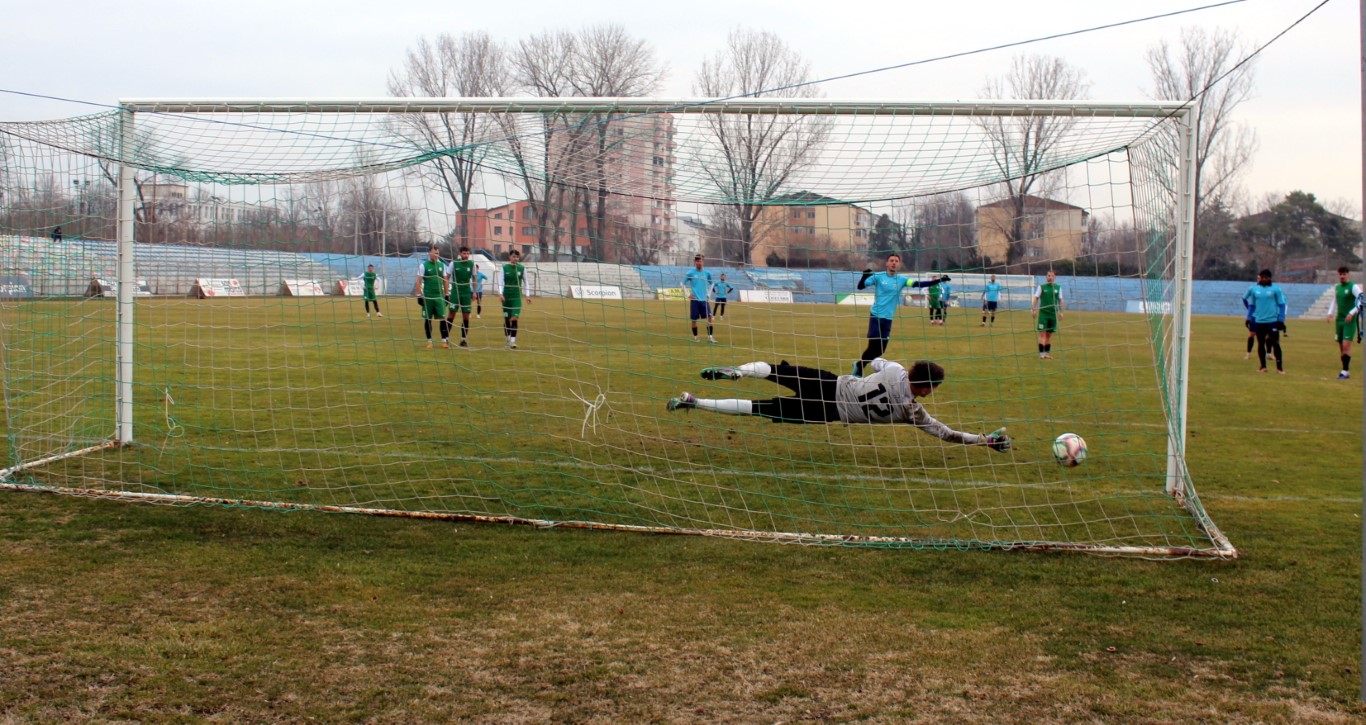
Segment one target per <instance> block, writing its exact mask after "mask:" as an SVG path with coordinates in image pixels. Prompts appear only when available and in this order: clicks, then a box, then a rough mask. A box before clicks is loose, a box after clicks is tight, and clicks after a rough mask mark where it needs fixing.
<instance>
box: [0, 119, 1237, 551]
mask: <svg viewBox="0 0 1366 725" xmlns="http://www.w3.org/2000/svg"><path fill="white" fill-rule="evenodd" d="M551 100H553V99H539V100H535V101H524V102H517V101H509V102H507V103H503V104H501V105H494V104H493V103H492V102H491V101H489V102H482V103H469V104H465V105H463V106H462V105H459V104H451V105H447V106H438V105H423V104H421V103H418V102H413V101H410V100H399V99H395V100H394V101H393V102H392V104H391V105H389V106H382V105H376V104H374V103H371V104H366V105H363V106H362V105H354V106H351V105H347V104H345V103H335V104H314V105H311V106H308V105H305V104H296V107H280V106H279V105H272V104H260V106H259V107H253V106H252V105H251V104H245V103H236V104H212V103H205V104H202V106H193V104H188V105H185V106H184V107H174V106H172V107H169V108H168V109H161V110H157V109H154V108H152V107H151V106H150V104H149V105H147V106H146V107H143V106H137V105H133V108H134V109H135V110H134V111H112V112H109V113H102V114H97V115H91V116H84V117H78V118H70V119H62V120H56V121H47V122H0V336H2V337H0V343H3V344H0V354H2V355H3V385H4V394H5V402H6V407H5V410H6V417H5V419H4V421H3V424H4V430H5V433H6V435H7V442H8V449H7V454H8V462H7V463H5V464H4V465H6V466H8V468H6V469H4V471H3V472H0V475H2V478H0V485H4V486H6V487H8V488H12V489H25V490H29V489H42V490H54V491H63V492H70V493H81V494H89V495H101V496H123V497H134V498H138V497H141V498H147V499H150V500H156V501H167V502H172V503H176V502H180V503H202V502H208V503H221V504H243V505H253V506H269V507H284V508H296V507H297V508H323V509H336V510H363V511H372V512H379V513H392V514H398V515H414V516H440V517H452V518H469V519H475V520H483V519H487V520H498V521H510V522H523V523H533V524H537V525H546V526H550V525H559V526H587V527H598V528H621V529H629V530H643V531H657V532H677V533H695V534H696V533H700V534H708V535H719V536H731V537H737V538H753V539H766V540H778V541H794V542H806V543H819V544H830V545H848V546H881V547H908V548H914V547H933V548H1044V549H1048V548H1056V549H1080V550H1086V551H1093V552H1098V553H1109V554H1132V555H1151V556H1161V555H1174V556H1194V555H1213V556H1230V555H1232V554H1233V550H1232V548H1231V547H1230V546H1229V545H1228V543H1227V541H1226V540H1224V539H1223V537H1222V535H1221V534H1220V533H1219V532H1218V530H1217V528H1215V526H1214V524H1213V522H1211V521H1210V520H1209V518H1208V516H1207V514H1206V513H1205V510H1204V509H1203V508H1202V507H1201V505H1200V502H1199V499H1198V497H1197V496H1196V494H1195V490H1194V488H1193V486H1192V485H1191V482H1190V480H1189V478H1188V476H1187V475H1186V473H1185V466H1184V461H1182V460H1180V455H1181V454H1180V451H1182V450H1183V448H1184V441H1183V440H1180V438H1181V436H1180V431H1182V430H1183V426H1182V425H1181V417H1182V416H1183V415H1184V411H1183V410H1182V405H1183V403H1182V400H1181V395H1180V391H1181V387H1182V386H1183V385H1184V384H1185V381H1184V379H1183V376H1182V374H1181V372H1180V371H1181V370H1182V369H1183V366H1182V364H1181V357H1182V356H1183V355H1184V354H1185V350H1184V349H1183V348H1182V346H1183V345H1184V344H1185V342H1184V341H1183V336H1182V334H1181V331H1180V325H1181V319H1182V318H1181V315H1180V314H1173V313H1174V312H1179V310H1180V309H1181V300H1180V299H1179V298H1178V295H1179V289H1178V288H1179V285H1178V284H1177V283H1176V280H1177V278H1178V276H1179V272H1180V270H1179V269H1178V267H1177V265H1178V264H1179V263H1180V255H1179V254H1178V253H1177V252H1176V249H1177V237H1178V225H1179V221H1180V219H1179V213H1178V210H1177V206H1176V200H1177V199H1178V198H1179V188H1178V187H1179V184H1178V182H1179V180H1180V178H1181V177H1180V173H1179V164H1178V144H1177V142H1176V140H1177V138H1178V129H1177V120H1179V117H1177V118H1169V117H1166V116H1163V115H1162V114H1160V113H1128V112H1125V111H1123V110H1122V109H1119V108H1118V107H1115V106H1096V107H1087V106H1082V105H1066V104H1052V105H1047V104H1040V105H1039V106H1038V107H1031V106H1029V105H1027V104H1017V105H1014V106H1011V105H1008V104H999V105H995V106H992V105H977V106H972V105H963V106H933V105H928V104H926V105H915V106H912V105H905V106H892V105H877V104H864V105H860V104H839V103H835V102H829V103H824V104H823V105H822V104H815V103H810V102H808V103H807V104H806V105H789V106H781V105H776V104H774V105H768V106H761V105H758V104H753V105H750V106H745V105H744V104H735V103H731V104H705V103H696V104H693V103H686V104H685V103H679V104H669V103H664V102H652V103H647V102H644V101H641V102H634V103H633V102H626V101H617V102H613V101H608V100H602V101H600V102H588V101H585V100H582V99H580V100H579V101H576V102H565V103H564V104H562V105H558V106H557V105H554V104H552V103H551ZM130 105H132V104H130ZM124 167H129V168H131V169H132V170H133V173H132V175H131V178H132V179H133V181H134V183H133V185H132V188H130V189H127V190H125V198H126V199H128V200H130V201H131V203H130V204H126V205H125V208H126V213H127V214H128V215H129V216H131V217H132V222H133V223H132V229H133V234H134V239H135V243H134V244H132V245H131V253H132V254H133V255H134V267H133V268H134V274H133V278H131V279H124V280H119V279H118V277H119V275H118V250H119V246H118V243H117V239H118V234H119V223H118V222H119V219H118V209H119V204H118V201H119V194H120V189H119V179H120V169H121V168H124ZM462 246H467V247H469V248H471V250H472V255H471V262H472V265H471V270H472V275H471V276H472V277H473V282H472V283H471V287H473V286H474V285H478V288H479V291H481V292H482V299H480V296H479V295H478V294H471V295H470V296H471V299H470V304H469V309H470V313H471V314H470V315H469V322H468V325H466V324H465V323H464V316H463V314H462V310H461V308H462V303H463V300H462V299H456V300H454V302H453V303H451V304H449V305H448V306H449V307H450V308H452V309H451V314H452V315H453V318H454V319H453V322H451V323H450V326H449V330H448V331H447V329H446V327H445V326H443V325H442V324H441V321H440V320H430V321H427V320H424V313H426V312H427V309H426V308H424V306H423V304H422V303H421V302H419V301H417V298H416V296H415V293H416V292H418V291H419V288H420V286H421V281H422V280H421V277H422V274H423V262H424V261H425V260H427V259H428V257H429V250H430V249H436V250H437V253H438V254H439V258H440V260H441V262H442V263H449V262H450V261H451V260H452V259H453V258H455V257H457V256H459V253H458V250H459V248H460V247H462ZM514 250H515V251H517V252H518V253H520V254H521V257H522V260H521V262H522V264H523V265H524V271H523V273H522V276H523V277H524V283H523V298H524V300H523V304H522V306H521V308H520V316H519V318H518V320H517V326H516V329H515V330H510V329H509V325H508V322H507V321H506V320H505V318H504V303H502V302H501V301H500V293H501V292H503V291H504V285H505V284H506V282H507V279H506V277H507V275H508V271H507V266H506V265H507V264H508V261H507V257H508V253H509V252H510V251H514ZM892 253H896V254H898V255H900V258H901V260H902V270H901V273H902V274H903V275H904V276H906V277H907V278H909V279H912V280H932V279H935V278H937V277H940V276H948V277H949V278H951V279H950V280H949V281H948V283H947V287H948V289H947V290H942V291H947V297H946V298H944V299H943V302H944V303H945V304H946V306H945V312H944V314H943V315H942V324H939V321H937V320H932V319H931V318H932V315H931V314H930V311H929V310H928V308H927V305H928V304H929V303H930V298H929V296H928V294H927V293H928V292H929V290H926V289H912V288H907V289H906V290H905V292H904V293H903V295H902V296H901V299H900V300H899V302H900V304H899V305H898V306H897V307H896V311H895V321H894V323H893V327H892V332H891V337H890V339H889V340H888V342H887V349H886V352H885V353H884V357H885V358H887V359H889V360H894V361H896V362H899V363H901V364H903V365H905V366H906V367H907V368H909V367H911V365H912V364H913V363H914V362H915V361H917V360H931V361H934V362H936V363H938V364H940V365H942V366H943V368H944V369H945V370H946V371H947V379H946V381H945V382H944V384H943V385H941V386H940V387H939V388H938V389H937V390H936V391H935V392H934V393H933V395H931V396H928V397H925V398H923V399H921V400H920V402H921V403H922V404H923V405H924V406H925V408H926V410H927V412H928V413H929V414H930V415H932V416H933V417H934V418H936V419H937V420H939V421H941V422H943V423H944V424H945V425H947V426H949V427H951V428H953V429H956V430H961V431H966V432H970V433H976V434H984V433H988V432H990V431H992V430H994V429H997V428H1000V427H1006V428H1007V430H1008V432H1009V435H1010V437H1011V438H1012V440H1013V443H1014V446H1013V448H1012V449H1011V450H1009V451H1004V452H997V451H993V450H989V449H988V448H986V447H981V446H964V445H959V444H956V443H949V442H945V441H943V440H940V439H939V438H937V437H935V436H934V435H931V434H930V433H928V432H926V431H924V430H920V429H918V428H917V427H915V426H912V425H866V424H846V423H842V422H833V423H828V424H806V425H801V424H779V423H774V422H771V421H769V420H767V419H765V418H761V417H743V416H731V415H720V414H716V413H715V412H711V411H706V410H688V409H682V410H668V409H666V405H667V402H668V401H669V400H670V399H671V398H674V397H679V396H680V395H681V394H682V393H683V392H684V391H688V392H690V393H691V394H693V395H694V396H696V397H699V398H708V399H750V400H764V399H769V398H774V397H778V396H783V395H791V394H792V391H789V390H786V389H784V388H782V387H781V386H779V385H776V384H774V383H773V382H770V381H767V380H755V379H741V380H738V381H732V380H726V379H721V380H705V379H702V378H701V377H699V373H700V371H701V370H702V369H704V368H707V367H715V366H737V365H740V364H742V363H747V362H752V361H764V362H769V363H773V364H776V363H778V362H780V361H788V362H791V363H793V364H797V365H803V366H807V367H811V368H815V369H822V370H827V371H830V372H831V373H833V374H835V375H847V374H849V373H850V372H851V366H852V364H853V363H854V361H857V360H858V359H859V358H860V355H861V353H862V352H863V350H864V348H865V346H866V345H867V343H868V340H867V335H868V320H869V315H870V309H869V305H870V303H871V302H872V301H873V300H872V296H871V294H870V293H871V292H872V290H871V289H869V290H865V291H864V292H862V293H860V292H859V290H858V289H857V285H858V282H859V279H860V276H861V275H860V272H861V270H863V269H865V268H871V269H873V270H874V271H881V270H883V269H884V264H885V260H886V257H887V256H888V255H889V254H892ZM699 254H700V255H703V269H704V271H705V272H707V273H708V274H710V276H711V283H712V285H711V287H709V289H708V291H709V293H710V295H711V299H710V300H709V301H710V302H711V303H712V305H711V307H710V308H709V310H708V311H709V312H712V313H713V315H714V318H713V319H712V320H710V321H709V320H707V319H705V318H703V319H700V320H698V321H697V327H696V330H697V332H696V338H695V337H694V334H695V333H694V327H693V325H692V321H691V320H690V319H689V318H690V309H691V306H690V303H689V300H688V299H687V291H686V289H685V286H684V283H683V282H684V277H685V275H686V274H687V273H688V272H689V271H690V270H692V269H693V268H694V261H693V260H694V256H695V255H699ZM1050 269H1051V270H1052V271H1053V272H1054V273H1055V274H1056V275H1057V282H1058V285H1059V288H1060V290H1061V293H1062V297H1063V304H1064V305H1065V308H1064V309H1065V312H1064V314H1063V315H1061V317H1060V319H1059V320H1058V329H1057V332H1056V333H1055V334H1054V335H1053V338H1052V341H1051V349H1049V350H1047V351H1041V350H1040V340H1039V336H1038V333H1037V330H1036V327H1037V325H1038V319H1037V316H1036V315H1035V314H1034V313H1032V312H1031V309H1030V308H1031V302H1032V300H1033V297H1034V294H1035V291H1036V288H1037V287H1038V286H1039V285H1040V284H1041V283H1042V282H1043V281H1044V275H1045V273H1046V272H1047V271H1049V270H1050ZM367 271H371V272H373V274H374V277H373V280H374V281H373V282H372V283H371V284H372V286H373V289H374V290H375V297H376V300H375V302H374V304H373V305H371V304H366V300H365V297H366V295H365V289H366V278H365V275H366V273H367ZM462 274H463V272H462ZM723 274H724V275H725V279H724V281H723V280H722V279H721V275H723ZM993 276H994V284H996V285H999V292H992V289H993V288H989V286H988V285H989V284H992V283H993ZM120 285H122V286H123V288H124V290H123V291H124V292H127V291H128V290H130V289H131V290H134V294H133V295H132V296H131V297H130V298H129V299H130V300H131V302H130V303H129V304H128V305H126V308H127V309H125V313H126V314H129V315H131V319H132V321H133V333H132V344H131V356H132V370H133V374H132V377H131V380H130V381H123V380H120V379H119V376H118V375H117V370H118V366H117V364H116V363H117V358H118V355H119V353H118V350H119V348H118V345H117V344H116V330H117V317H118V309H119V305H118V302H117V299H116V296H117V294H118V291H119V286H120ZM942 287H945V285H941V288H942ZM470 291H471V292H474V290H473V289H471V290H470ZM939 291H941V290H936V293H938V292H939ZM718 293H720V295H721V296H724V297H725V299H726V306H725V308H724V311H723V310H722V309H720V306H719V303H718V302H717V301H716V299H715V298H716V296H717V295H718ZM988 297H991V298H994V300H995V302H996V304H995V305H994V307H995V308H996V309H994V310H990V311H988V310H986V301H987V298H988ZM381 315H382V316H381ZM427 322H430V325H427V324H425V323H427ZM428 327H430V335H431V347H430V348H429V347H428V337H427V334H428V333H427V328H428ZM443 332H445V333H446V338H447V339H448V341H449V348H444V347H443V344H442V342H443V341H442V335H443ZM509 332H513V333H515V335H516V338H515V339H516V348H515V349H512V348H510V347H509V341H510V340H509ZM709 337H710V338H712V339H714V340H715V342H710V341H709ZM462 341H463V342H464V343H465V346H462V344H461V343H462ZM1041 352H1046V353H1047V354H1049V355H1050V357H1047V358H1045V357H1043V356H1042V355H1041ZM121 385H128V386H129V388H128V389H130V390H131V393H132V411H133V414H132V420H131V425H132V430H133V435H132V439H131V441H117V438H118V433H117V431H118V430H119V428H118V425H119V423H120V421H118V420H117V419H116V418H117V415H116V413H117V410H118V408H117V402H118V400H117V399H118V396H119V391H120V389H121ZM1064 432H1071V433H1077V434H1079V435H1081V436H1082V437H1083V438H1084V439H1085V440H1086V442H1087V444H1088V449H1089V450H1088V457H1087V459H1086V460H1085V462H1084V463H1083V464H1082V465H1080V466H1077V467H1065V466H1060V465H1059V464H1058V463H1057V462H1056V461H1055V459H1054V454H1053V452H1052V443H1053V440H1054V438H1055V437H1056V436H1058V435H1059V434H1061V433H1064ZM111 442H117V443H120V444H122V443H130V444H128V445H110V443H111Z"/></svg>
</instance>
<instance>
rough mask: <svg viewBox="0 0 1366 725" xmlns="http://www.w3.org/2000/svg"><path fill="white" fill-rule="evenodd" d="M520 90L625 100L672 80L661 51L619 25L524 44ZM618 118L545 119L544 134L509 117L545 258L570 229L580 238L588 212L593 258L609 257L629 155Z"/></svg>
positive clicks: (518, 56)
mask: <svg viewBox="0 0 1366 725" xmlns="http://www.w3.org/2000/svg"><path fill="white" fill-rule="evenodd" d="M511 60H512V66H513V69H514V73H515V78H516V82H517V85H518V86H519V87H520V88H521V89H523V90H525V91H527V92H529V93H530V94H531V95H535V96H541V97H565V96H586V97H625V96H640V95H646V94H649V93H652V92H654V91H655V90H657V89H658V87H659V82H660V80H661V79H662V78H663V77H664V72H665V71H664V67H663V65H661V64H660V63H659V62H657V61H656V60H655V53H654V50H653V48H651V47H650V46H649V44H648V43H646V42H645V41H643V40H640V39H638V38H633V37H631V36H630V35H629V34H627V32H626V30H625V29H624V28H622V27H621V26H619V25H615V24H604V25H595V26H589V27H587V28H584V29H583V30H581V31H579V32H577V33H571V32H565V31H559V32H547V33H542V34H539V35H533V36H531V37H528V38H526V39H524V40H522V41H520V42H519V43H518V45H517V47H516V49H515V50H514V51H513V53H512V58H511ZM617 118H618V117H616V116H614V115H612V114H557V113H547V114H543V115H542V116H540V117H539V119H538V124H539V128H538V129H536V132H531V131H530V130H529V129H527V128H525V127H522V126H518V125H517V121H518V119H517V118H516V117H515V116H507V117H505V119H504V122H505V130H506V135H507V136H508V138H509V147H510V150H511V152H512V156H513V158H514V161H515V163H516V164H517V166H518V171H519V176H520V178H519V181H520V183H521V185H522V186H523V187H524V188H525V190H526V193H527V197H528V200H529V202H530V204H531V208H532V213H533V214H534V216H535V217H536V219H537V226H538V245H539V246H540V248H541V250H542V252H543V253H545V252H548V251H550V249H552V248H554V249H555V250H558V249H559V248H560V242H561V241H562V240H561V239H560V235H561V233H562V230H564V229H566V228H567V229H568V230H569V236H570V239H571V240H573V238H574V237H575V234H576V230H578V229H579V228H580V225H579V219H580V216H579V215H580V213H582V214H583V217H582V218H583V219H584V220H585V222H586V223H585V224H584V227H585V228H586V232H587V234H588V238H589V241H590V244H592V245H593V250H592V254H593V255H594V256H595V257H598V258H601V257H602V256H603V254H604V252H605V249H604V246H605V245H606V243H607V242H608V237H609V236H611V235H610V234H609V231H610V230H609V229H608V226H609V221H610V220H609V213H608V206H609V205H608V200H609V196H610V195H611V193H612V192H611V188H610V183H609V182H610V178H611V172H610V171H609V168H608V166H609V160H610V159H611V158H612V157H613V156H614V155H620V154H622V153H623V150H624V146H625V144H626V143H627V140H626V138H625V135H624V134H623V133H620V131H619V132H618V133H616V134H614V133H612V130H613V128H614V127H617Z"/></svg>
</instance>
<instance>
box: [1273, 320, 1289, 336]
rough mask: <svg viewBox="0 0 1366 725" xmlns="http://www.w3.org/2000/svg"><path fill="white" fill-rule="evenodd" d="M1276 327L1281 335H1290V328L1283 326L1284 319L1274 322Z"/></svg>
mask: <svg viewBox="0 0 1366 725" xmlns="http://www.w3.org/2000/svg"><path fill="white" fill-rule="evenodd" d="M1276 329H1277V330H1280V331H1281V334H1282V335H1285V336H1286V337H1290V330H1288V329H1286V327H1285V320H1280V321H1278V322H1277V323H1276Z"/></svg>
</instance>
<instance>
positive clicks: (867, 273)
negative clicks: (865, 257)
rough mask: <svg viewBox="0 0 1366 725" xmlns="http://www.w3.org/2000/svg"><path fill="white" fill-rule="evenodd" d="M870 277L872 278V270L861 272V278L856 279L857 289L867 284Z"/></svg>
mask: <svg viewBox="0 0 1366 725" xmlns="http://www.w3.org/2000/svg"><path fill="white" fill-rule="evenodd" d="M872 276H873V270H871V269H865V270H863V276H862V277H859V278H858V288H859V289H863V287H864V286H865V285H866V284H867V283H868V278H869V277H872Z"/></svg>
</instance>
